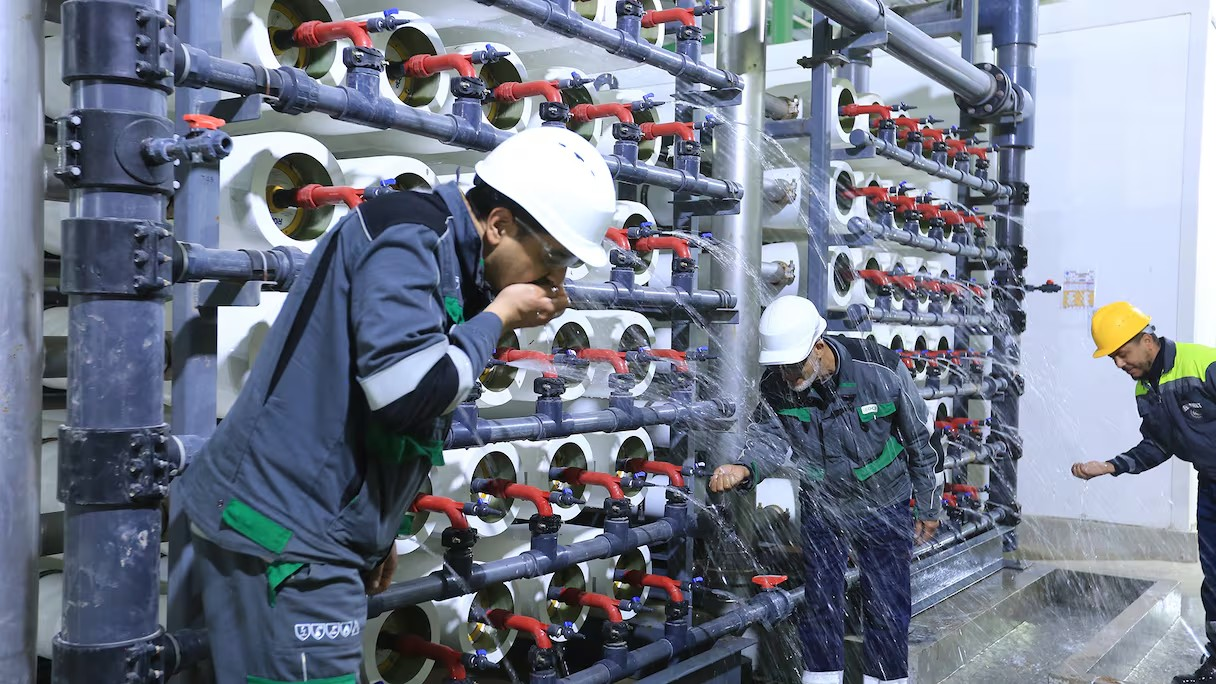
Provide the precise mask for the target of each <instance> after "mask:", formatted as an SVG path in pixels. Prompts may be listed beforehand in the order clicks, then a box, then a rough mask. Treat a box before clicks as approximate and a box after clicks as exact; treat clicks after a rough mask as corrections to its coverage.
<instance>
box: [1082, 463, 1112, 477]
mask: <svg viewBox="0 0 1216 684" xmlns="http://www.w3.org/2000/svg"><path fill="white" fill-rule="evenodd" d="M1114 474H1115V466H1114V465H1113V464H1111V463H1108V462H1106V461H1090V462H1089V463H1074V464H1072V475H1073V477H1079V478H1081V479H1082V480H1092V479H1093V478H1095V477H1098V476H1099V475H1114Z"/></svg>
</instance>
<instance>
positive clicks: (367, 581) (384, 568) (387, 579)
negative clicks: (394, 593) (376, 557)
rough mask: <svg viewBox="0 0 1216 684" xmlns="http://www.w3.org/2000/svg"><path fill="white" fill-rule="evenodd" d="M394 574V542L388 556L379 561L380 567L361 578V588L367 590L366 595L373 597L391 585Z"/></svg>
mask: <svg viewBox="0 0 1216 684" xmlns="http://www.w3.org/2000/svg"><path fill="white" fill-rule="evenodd" d="M396 573H397V544H396V543H395V542H394V543H393V547H392V549H391V550H390V551H389V552H388V555H387V556H385V557H384V560H382V561H380V565H377V566H376V567H374V568H372V571H371V572H370V573H368V574H367V575H366V576H365V577H364V578H363V588H364V589H365V590H367V595H368V596H375V595H376V594H379V593H380V592H382V591H384V590H385V589H388V587H389V585H390V584H392V583H393V575H394V574H396Z"/></svg>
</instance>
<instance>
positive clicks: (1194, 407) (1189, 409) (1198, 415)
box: [1182, 401, 1203, 420]
mask: <svg viewBox="0 0 1216 684" xmlns="http://www.w3.org/2000/svg"><path fill="white" fill-rule="evenodd" d="M1182 412H1183V413H1185V414H1186V415H1188V416H1190V417H1191V418H1194V419H1195V420H1203V404H1200V403H1199V402H1197V401H1192V402H1188V403H1185V404H1183V405H1182Z"/></svg>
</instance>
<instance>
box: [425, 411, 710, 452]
mask: <svg viewBox="0 0 1216 684" xmlns="http://www.w3.org/2000/svg"><path fill="white" fill-rule="evenodd" d="M733 411H734V409H733V407H731V406H730V405H729V404H726V403H722V402H718V401H701V402H697V403H694V404H685V405H682V404H669V403H663V404H652V405H650V406H636V407H634V408H632V409H630V410H628V411H624V410H621V409H616V408H609V409H604V410H603V411H593V412H590V413H577V414H573V415H567V416H564V417H563V419H562V422H561V423H558V422H556V421H554V420H553V419H552V418H549V417H548V416H542V415H533V416H524V417H521V418H504V419H501V420H478V421H477V429H476V430H475V431H474V430H471V429H470V428H469V427H468V426H467V425H465V424H463V423H458V422H457V423H453V424H452V431H451V432H450V433H449V434H448V439H447V444H446V445H445V446H446V447H447V448H449V449H463V448H467V447H471V446H479V445H483V444H492V443H494V442H511V441H515V440H520V439H527V440H542V439H553V438H557V437H567V436H569V435H575V434H585V433H589V432H617V431H620V430H636V429H637V428H640V427H646V426H648V425H670V424H671V423H673V422H678V421H683V420H697V419H701V420H715V419H718V420H721V419H723V418H725V417H728V416H730V414H731V413H732V412H733Z"/></svg>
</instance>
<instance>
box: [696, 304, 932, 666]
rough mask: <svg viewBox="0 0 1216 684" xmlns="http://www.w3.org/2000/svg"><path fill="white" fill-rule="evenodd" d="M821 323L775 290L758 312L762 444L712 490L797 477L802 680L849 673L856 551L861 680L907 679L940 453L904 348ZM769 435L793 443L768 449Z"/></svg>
mask: <svg viewBox="0 0 1216 684" xmlns="http://www.w3.org/2000/svg"><path fill="white" fill-rule="evenodd" d="M826 329H827V321H826V320H824V318H823V317H822V316H821V315H820V314H819V311H818V310H817V309H816V308H815V305H814V304H813V303H811V302H810V301H809V300H807V299H804V298H802V297H781V298H779V299H777V300H776V301H774V302H773V303H772V304H771V305H770V306H769V307H768V309H766V310H765V311H764V314H763V315H762V316H761V317H760V363H761V365H763V366H766V367H767V370H766V372H765V374H764V376H763V377H762V378H761V385H760V387H761V396H762V399H763V402H762V405H761V418H760V419H758V421H757V422H756V424H755V425H753V426H752V428H750V430H749V431H750V432H752V433H754V434H756V436H757V438H754V439H751V440H749V443H748V446H747V448H746V449H745V452H744V453H743V455H742V458H741V459H740V462H739V463H738V464H735V465H724V466H721V467H719V468H717V469H716V470H715V471H714V473H713V475H712V476H711V478H710V483H709V487H710V490H711V491H715V492H717V491H725V490H728V489H732V488H734V487H750V486H754V485H755V484H757V483H759V481H760V480H761V479H762V478H763V477H765V476H768V475H772V474H776V473H778V472H784V473H786V474H787V476H790V477H798V478H799V479H800V480H801V495H800V499H799V501H800V505H799V510H800V517H801V526H802V554H803V559H804V561H805V563H806V581H805V587H806V606H805V610H804V611H803V612H802V615H801V617H800V619H799V625H798V627H799V637H800V641H801V645H802V652H803V667H804V669H803V674H802V682H803V684H841V682H842V681H843V677H844V609H845V607H844V594H845V570H846V566H847V564H848V559H849V555H850V548H851V550H852V554H853V558H854V559H855V560H856V562H857V566H858V568H859V569H860V571H861V577H862V583H861V586H862V592H863V594H864V597H863V602H864V603H863V605H864V607H865V614H864V632H865V646H864V654H865V662H864V681H865V682H866V684H879V683H883V682H886V683H888V684H891V683H895V682H902V683H906V682H907V681H908V680H907V676H908V623H909V621H910V619H911V612H912V599H911V565H912V548H913V540H914V538H915V540H916V541H921V542H923V541H927V540H928V539H929V538H931V537H932V535H933V534H934V532H935V531H936V530H937V526H938V517H939V515H940V513H941V492H940V490H939V488H938V484H937V472H938V470H939V457H938V454H937V452H936V451H934V449H933V448H932V447H931V446H930V444H929V438H930V433H929V428H928V409H927V407H926V406H925V402H924V400H923V399H921V396H920V393H919V391H918V389H917V387H916V384H915V382H914V381H913V380H912V376H911V374H910V373H909V372H908V369H907V367H905V366H904V364H903V362H902V360H901V359H900V357H899V355H898V354H896V353H895V352H892V351H891V350H889V349H886V348H883V347H881V346H879V345H878V344H877V343H875V342H873V341H866V340H860V339H854V338H849V337H837V336H825V335H824V331H825V330H826ZM765 415H767V418H765V417H763V416H765ZM773 435H780V436H781V438H782V439H781V440H780V441H783V442H785V443H786V444H788V447H789V448H788V449H780V448H778V449H774V448H772V444H773V440H772V439H771V437H772V436H773ZM913 499H915V519H914V517H913V515H914V509H913V506H912V505H911V504H910V501H911V500H913Z"/></svg>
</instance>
